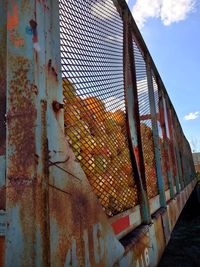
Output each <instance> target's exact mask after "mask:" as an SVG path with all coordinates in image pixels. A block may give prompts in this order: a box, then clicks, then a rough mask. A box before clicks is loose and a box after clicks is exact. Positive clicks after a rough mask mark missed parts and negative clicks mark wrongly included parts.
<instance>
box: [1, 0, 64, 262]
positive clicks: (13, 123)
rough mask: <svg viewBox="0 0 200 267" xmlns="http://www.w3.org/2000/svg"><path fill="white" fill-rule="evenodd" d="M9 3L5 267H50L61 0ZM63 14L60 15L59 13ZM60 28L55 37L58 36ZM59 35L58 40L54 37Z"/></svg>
mask: <svg viewBox="0 0 200 267" xmlns="http://www.w3.org/2000/svg"><path fill="white" fill-rule="evenodd" d="M6 2H7V12H6V14H7V36H6V39H7V111H6V112H7V116H6V118H7V155H6V160H7V166H6V186H7V190H6V211H7V222H8V224H7V231H6V252H5V257H6V259H5V266H6V267H10V266H13V267H20V266H30V267H31V266H50V240H49V239H50V234H49V209H48V202H49V195H48V184H49V162H48V133H47V126H48V125H47V121H48V109H49V106H51V108H52V102H51V103H49V102H48V101H49V96H48V93H49V88H51V90H52V91H53V88H55V89H56V90H57V87H58V82H57V80H58V77H57V73H56V67H53V66H52V64H53V63H51V62H53V61H54V58H55V57H56V55H55V50H56V51H57V50H58V48H59V42H58V43H56V41H57V40H56V38H57V37H58V36H59V32H58V27H59V25H57V28H56V29H54V30H52V27H54V26H55V25H52V23H51V21H52V20H54V19H55V17H54V14H53V12H54V11H53V9H54V7H55V6H58V1H53V0H47V1H25V2H24V1H17V0H14V1H13V0H8V1H6ZM57 16H58V15H57ZM55 31H57V35H56V37H55V36H53V34H54V33H55ZM53 39H55V43H53V44H52V43H51V42H49V40H53Z"/></svg>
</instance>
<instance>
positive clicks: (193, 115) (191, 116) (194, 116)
mask: <svg viewBox="0 0 200 267" xmlns="http://www.w3.org/2000/svg"><path fill="white" fill-rule="evenodd" d="M198 117H199V111H196V112H190V113H189V114H187V115H185V117H184V119H185V120H186V121H189V120H195V119H197V118H198Z"/></svg>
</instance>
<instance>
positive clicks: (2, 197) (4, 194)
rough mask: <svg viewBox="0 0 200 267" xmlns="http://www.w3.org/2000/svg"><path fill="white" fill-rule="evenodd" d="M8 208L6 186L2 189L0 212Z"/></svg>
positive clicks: (0, 189)
mask: <svg viewBox="0 0 200 267" xmlns="http://www.w3.org/2000/svg"><path fill="white" fill-rule="evenodd" d="M5 208H6V188H5V186H2V187H0V210H5Z"/></svg>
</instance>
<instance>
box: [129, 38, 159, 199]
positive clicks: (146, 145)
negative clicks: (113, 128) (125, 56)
mask: <svg viewBox="0 0 200 267" xmlns="http://www.w3.org/2000/svg"><path fill="white" fill-rule="evenodd" d="M133 47H134V57H135V67H136V79H137V91H138V104H139V113H140V130H141V140H142V150H143V157H144V165H145V176H146V184H147V195H148V198H149V199H150V198H152V197H154V196H156V195H157V194H158V185H157V175H156V161H155V154H154V143H153V133H152V122H151V112H150V102H149V93H148V84H147V74H146V63H145V61H144V59H143V56H142V54H141V52H140V49H139V48H138V46H137V44H136V42H135V41H133Z"/></svg>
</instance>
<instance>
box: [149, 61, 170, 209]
mask: <svg viewBox="0 0 200 267" xmlns="http://www.w3.org/2000/svg"><path fill="white" fill-rule="evenodd" d="M146 71H147V83H148V92H149V101H150V112H151V121H152V132H153V141H154V153H155V160H156V173H157V178H158V190H159V197H160V204H161V206H162V207H164V208H166V198H165V188H164V180H163V176H162V168H161V155H160V146H159V134H158V125H157V114H156V107H155V99H154V89H153V80H152V72H151V65H150V60H149V59H148V58H147V61H146Z"/></svg>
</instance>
